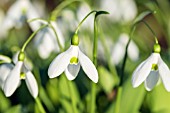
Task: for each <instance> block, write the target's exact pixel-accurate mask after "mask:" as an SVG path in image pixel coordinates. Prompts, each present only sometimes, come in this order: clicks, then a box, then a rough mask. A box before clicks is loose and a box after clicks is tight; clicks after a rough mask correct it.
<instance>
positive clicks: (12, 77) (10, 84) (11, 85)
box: [3, 61, 23, 97]
mask: <svg viewBox="0 0 170 113" xmlns="http://www.w3.org/2000/svg"><path fill="white" fill-rule="evenodd" d="M22 65H23V62H21V61H19V62H18V63H17V64H16V65H15V67H14V68H13V69H12V71H11V72H10V73H9V75H8V77H7V79H6V81H5V84H4V88H3V90H4V93H5V95H6V96H7V97H9V96H11V95H12V94H13V93H14V91H15V90H16V89H17V87H18V85H19V83H20V72H21V68H22Z"/></svg>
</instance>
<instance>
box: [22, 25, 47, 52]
mask: <svg viewBox="0 0 170 113" xmlns="http://www.w3.org/2000/svg"><path fill="white" fill-rule="evenodd" d="M45 27H47V25H42V26H41V27H40V28H39V29H37V30H36V31H35V32H33V33H32V35H31V36H30V37H29V38H28V39H27V41H26V42H25V43H24V45H23V46H22V48H21V52H24V51H25V48H26V46H27V45H28V43H29V42H30V41H31V40H32V39H33V37H34V36H35V35H36V34H37V33H38V32H39V31H40V30H41V29H43V28H45Z"/></svg>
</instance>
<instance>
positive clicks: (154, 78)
mask: <svg viewBox="0 0 170 113" xmlns="http://www.w3.org/2000/svg"><path fill="white" fill-rule="evenodd" d="M159 78H161V80H162V82H163V84H164V86H165V89H166V90H167V91H168V92H170V70H169V68H168V66H167V65H166V64H165V63H164V61H163V60H162V59H161V57H160V54H159V53H152V54H151V56H150V57H149V58H147V59H146V60H145V61H143V62H142V63H141V64H140V65H139V66H138V67H137V68H136V70H135V71H134V72H133V76H132V85H133V87H138V86H139V85H140V84H141V83H142V82H144V81H145V88H146V90H148V91H151V90H152V89H153V87H154V86H155V85H156V84H157V82H158V80H159Z"/></svg>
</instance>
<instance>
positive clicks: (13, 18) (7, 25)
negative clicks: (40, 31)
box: [1, 0, 40, 36]
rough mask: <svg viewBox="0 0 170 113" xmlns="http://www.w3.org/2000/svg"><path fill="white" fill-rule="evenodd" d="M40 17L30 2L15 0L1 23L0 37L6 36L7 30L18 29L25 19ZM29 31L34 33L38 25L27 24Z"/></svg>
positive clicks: (28, 0) (27, 0)
mask: <svg viewBox="0 0 170 113" xmlns="http://www.w3.org/2000/svg"><path fill="white" fill-rule="evenodd" d="M38 17H40V16H39V14H38V13H37V12H36V9H35V8H34V6H33V5H32V4H31V2H30V0H16V2H15V3H14V4H13V5H12V6H11V7H10V8H9V10H8V12H7V15H6V17H5V18H4V21H2V24H1V28H3V30H1V36H6V34H7V32H8V30H9V29H11V28H12V27H16V28H20V27H21V26H22V25H23V23H24V22H25V20H26V19H29V20H30V19H33V18H38ZM29 25H30V27H31V29H32V30H33V31H35V30H36V29H37V28H39V27H40V25H38V24H35V23H34V22H33V23H29Z"/></svg>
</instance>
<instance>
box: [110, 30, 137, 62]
mask: <svg viewBox="0 0 170 113" xmlns="http://www.w3.org/2000/svg"><path fill="white" fill-rule="evenodd" d="M128 40H129V36H128V35H127V34H125V33H123V34H121V35H120V37H119V40H118V42H117V43H116V44H115V45H114V47H113V51H112V55H111V62H112V63H113V64H116V65H117V64H119V63H120V61H121V60H122V59H123V57H124V54H125V49H126V45H127V43H128ZM127 53H128V56H129V57H130V59H131V60H133V61H136V60H137V59H138V58H139V49H138V47H137V46H136V44H135V43H134V42H133V40H131V41H130V44H129V46H128V51H127Z"/></svg>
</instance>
